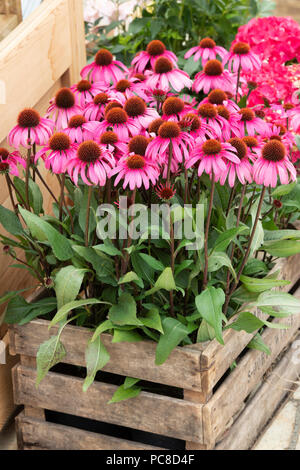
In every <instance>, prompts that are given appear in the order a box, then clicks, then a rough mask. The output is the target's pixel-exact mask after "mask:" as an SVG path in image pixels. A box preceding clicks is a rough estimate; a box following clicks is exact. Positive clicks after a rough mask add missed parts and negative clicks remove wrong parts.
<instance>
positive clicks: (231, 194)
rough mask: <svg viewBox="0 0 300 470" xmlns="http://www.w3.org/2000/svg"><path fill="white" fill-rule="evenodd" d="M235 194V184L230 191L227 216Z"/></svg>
mask: <svg viewBox="0 0 300 470" xmlns="http://www.w3.org/2000/svg"><path fill="white" fill-rule="evenodd" d="M234 194H235V187H234V186H233V188H231V191H230V196H229V201H228V206H227V209H226V217H227V216H228V214H229V211H230V207H231V204H232V201H233V198H234Z"/></svg>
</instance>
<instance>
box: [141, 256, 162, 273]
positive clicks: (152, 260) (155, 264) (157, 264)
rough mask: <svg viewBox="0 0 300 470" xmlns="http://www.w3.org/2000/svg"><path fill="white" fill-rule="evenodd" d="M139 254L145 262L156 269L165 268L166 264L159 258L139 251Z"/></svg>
mask: <svg viewBox="0 0 300 470" xmlns="http://www.w3.org/2000/svg"><path fill="white" fill-rule="evenodd" d="M138 256H139V257H140V258H142V260H143V261H145V263H147V264H148V265H149V266H150V267H151V268H152V269H153V270H154V271H163V270H164V265H163V264H162V263H161V262H160V261H158V260H157V259H155V258H153V256H149V255H147V254H146V253H139V254H138Z"/></svg>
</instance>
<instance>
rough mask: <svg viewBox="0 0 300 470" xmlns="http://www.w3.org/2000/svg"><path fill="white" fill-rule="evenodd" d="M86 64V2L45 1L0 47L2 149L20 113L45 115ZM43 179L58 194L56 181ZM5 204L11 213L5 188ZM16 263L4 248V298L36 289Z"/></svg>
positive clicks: (0, 281)
mask: <svg viewBox="0 0 300 470" xmlns="http://www.w3.org/2000/svg"><path fill="white" fill-rule="evenodd" d="M85 62H86V54H85V38H84V23H83V5H82V0H44V2H43V3H42V4H41V5H40V6H39V7H38V8H37V9H36V10H35V11H34V12H33V13H32V14H31V15H30V16H29V17H28V18H27V19H26V20H25V21H23V22H22V23H21V24H19V25H18V26H17V27H16V28H15V29H14V31H12V32H11V33H10V34H9V35H8V36H7V37H6V38H5V39H4V40H3V41H1V43H0V77H1V80H2V81H3V83H4V88H5V94H6V102H5V104H0V115H1V117H2V118H1V126H0V147H3V146H6V136H7V134H8V132H9V130H10V129H11V128H12V127H13V126H14V125H15V123H16V118H17V115H18V113H19V112H20V110H22V109H23V108H25V107H35V108H36V109H37V110H38V111H39V112H40V113H41V114H43V113H44V112H45V111H46V109H47V107H48V103H49V99H50V98H51V97H52V96H53V95H54V94H55V92H56V91H57V90H58V89H59V88H61V87H62V86H69V85H71V84H72V83H75V82H77V81H78V80H79V78H80V70H81V68H82V67H83V66H84V65H85ZM43 174H44V177H45V179H46V181H47V182H48V183H49V184H50V186H51V187H52V189H53V190H54V191H55V192H56V193H57V189H58V188H57V187H56V186H55V184H53V183H54V178H52V177H51V175H50V174H46V173H45V172H43ZM0 204H2V205H4V206H6V207H8V208H10V201H9V196H8V192H7V189H6V186H5V185H4V184H3V188H2V190H1V194H0ZM51 205H52V201H51V199H50V198H49V197H48V195H47V194H46V195H45V205H44V207H45V210H47V211H50V210H51ZM1 231H2V228H1ZM2 233H3V232H2ZM12 263H13V260H11V258H10V257H9V256H5V255H3V253H2V250H1V248H0V285H1V289H0V295H3V293H4V292H6V291H8V290H15V289H21V288H23V287H28V286H31V285H34V282H33V280H32V279H31V278H30V276H29V275H28V274H27V273H26V271H24V270H16V269H8V267H9V265H10V264H12Z"/></svg>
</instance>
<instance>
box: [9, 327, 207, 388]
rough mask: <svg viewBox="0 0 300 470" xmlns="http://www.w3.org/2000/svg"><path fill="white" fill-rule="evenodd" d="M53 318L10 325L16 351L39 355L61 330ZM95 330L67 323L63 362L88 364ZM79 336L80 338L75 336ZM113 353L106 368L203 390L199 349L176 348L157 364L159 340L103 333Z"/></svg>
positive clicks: (63, 340) (108, 348)
mask: <svg viewBox="0 0 300 470" xmlns="http://www.w3.org/2000/svg"><path fill="white" fill-rule="evenodd" d="M48 326H49V322H47V321H45V320H34V321H33V322H31V323H28V324H27V325H24V326H19V325H14V326H12V327H11V328H10V332H11V334H10V335H11V344H12V348H13V350H14V352H15V353H17V354H23V355H27V356H36V354H37V351H38V348H39V346H40V344H41V343H42V342H44V341H46V340H47V339H49V337H50V336H51V335H53V334H55V333H56V332H57V330H58V328H57V327H54V328H52V329H51V330H50V331H49V329H48ZM91 335H92V333H91V332H90V331H89V330H88V329H86V328H79V327H77V326H67V327H66V328H65V329H64V331H63V333H62V336H61V341H62V342H63V344H64V346H65V349H66V351H67V355H66V357H65V358H64V360H63V362H66V363H68V364H74V365H78V366H85V349H86V345H87V342H88V340H89V339H90V338H91ZM75 337H76V341H74V338H75ZM101 338H102V341H103V343H104V345H105V347H106V348H107V350H108V352H109V354H110V360H109V362H108V363H107V364H106V366H105V367H104V368H103V370H104V371H107V372H112V373H115V374H120V375H124V376H130V377H137V378H141V379H144V380H148V381H151V382H157V383H161V384H165V385H172V386H175V387H181V388H185V389H190V390H199V391H201V374H200V355H201V353H200V352H199V351H193V350H192V351H191V350H189V349H188V348H176V349H175V350H174V351H173V352H172V353H171V354H170V356H169V358H168V359H167V360H166V362H165V363H164V364H162V365H161V366H156V365H155V349H156V343H154V342H152V341H140V342H138V343H112V342H111V339H112V337H111V335H108V334H103V335H101Z"/></svg>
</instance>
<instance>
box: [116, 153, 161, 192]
mask: <svg viewBox="0 0 300 470" xmlns="http://www.w3.org/2000/svg"><path fill="white" fill-rule="evenodd" d="M114 175H117V177H116V179H115V186H116V185H117V184H118V183H119V182H120V180H121V179H123V180H124V182H123V189H125V188H126V186H127V185H129V188H130V189H131V190H133V189H135V188H140V187H141V186H142V185H143V186H144V188H145V189H149V187H150V182H151V183H152V184H153V185H154V184H155V183H156V181H157V179H158V176H159V170H158V166H157V163H156V162H154V161H152V160H150V159H149V158H146V157H143V156H142V155H138V154H135V153H132V154H131V155H129V156H124V157H122V158H121V159H120V160H119V162H118V163H117V166H116V167H115V168H114V169H113V170H112V171H111V173H110V176H114Z"/></svg>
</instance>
